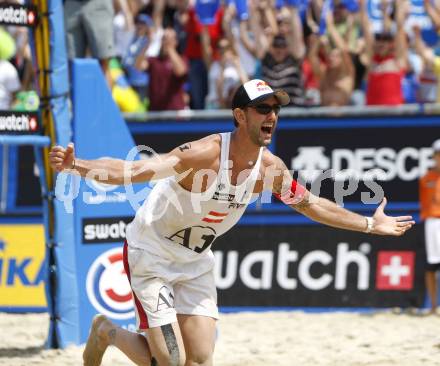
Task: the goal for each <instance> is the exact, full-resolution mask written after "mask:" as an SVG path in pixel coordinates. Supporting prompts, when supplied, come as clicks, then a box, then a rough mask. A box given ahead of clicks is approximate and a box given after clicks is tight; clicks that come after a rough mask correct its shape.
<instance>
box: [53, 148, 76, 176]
mask: <svg viewBox="0 0 440 366" xmlns="http://www.w3.org/2000/svg"><path fill="white" fill-rule="evenodd" d="M49 162H50V165H51V167H52V169H54V170H55V171H57V172H58V173H59V172H62V171H63V170H64V169H73V168H75V148H74V146H73V143H72V142H71V143H69V144H68V145H67V147H66V148H64V147H62V146H59V145H57V146H54V147H52V149H51V150H50V153H49Z"/></svg>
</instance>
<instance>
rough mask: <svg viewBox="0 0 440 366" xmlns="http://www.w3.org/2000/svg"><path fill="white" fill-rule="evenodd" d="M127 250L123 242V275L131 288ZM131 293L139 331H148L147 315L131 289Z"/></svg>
mask: <svg viewBox="0 0 440 366" xmlns="http://www.w3.org/2000/svg"><path fill="white" fill-rule="evenodd" d="M127 249H128V244H127V241H125V243H124V249H123V255H122V261H123V263H124V269H125V274H126V275H127V278H128V282H130V287H131V275H130V266H129V264H128V253H127ZM131 291H132V292H133V297H134V304H135V306H136V310H137V313H138V316H139V329H148V328H149V325H148V317H147V313H146V312H145V310H144V308H143V307H142V304H141V302H140V301H139V299H138V297H137V296H136V294H135V293H134V291H133V289H131Z"/></svg>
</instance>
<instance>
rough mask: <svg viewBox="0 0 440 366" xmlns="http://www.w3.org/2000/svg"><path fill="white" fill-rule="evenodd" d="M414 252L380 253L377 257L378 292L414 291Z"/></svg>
mask: <svg viewBox="0 0 440 366" xmlns="http://www.w3.org/2000/svg"><path fill="white" fill-rule="evenodd" d="M414 257H415V254H414V252H411V251H380V252H378V256H377V272H376V288H377V289H378V290H412V288H413V287H414Z"/></svg>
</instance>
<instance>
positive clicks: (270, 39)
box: [0, 0, 440, 112]
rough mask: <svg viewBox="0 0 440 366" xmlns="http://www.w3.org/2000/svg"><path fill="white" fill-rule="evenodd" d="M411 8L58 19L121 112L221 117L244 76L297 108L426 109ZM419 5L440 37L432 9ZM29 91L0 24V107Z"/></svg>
mask: <svg viewBox="0 0 440 366" xmlns="http://www.w3.org/2000/svg"><path fill="white" fill-rule="evenodd" d="M372 3H374V4H375V6H377V4H379V7H378V9H379V11H380V12H381V19H382V24H381V27H380V29H377V27H376V26H375V27H373V24H372V20H371V18H370V16H369V13H368V7H369V6H371V4H372ZM111 5H112V6H111ZM410 7H411V1H410V0H398V1H397V0H375V1H373V0H247V1H246V0H204V1H201V0H113V2H112V1H110V0H88V1H80V0H65V1H64V9H65V21H64V22H65V27H66V39H67V42H66V44H67V46H68V55H69V57H70V58H73V57H84V56H86V55H89V56H91V57H95V58H97V59H99V60H100V64H101V66H102V68H103V71H104V74H105V76H106V79H107V82H108V85H109V87H110V88H111V89H112V93H113V97H114V99H115V101H116V103H117V104H118V105H119V107H120V108H121V110H122V111H124V112H142V111H146V110H151V111H162V110H181V109H197V110H200V109H221V108H229V107H230V104H231V95H233V91H234V89H235V88H236V87H237V86H238V85H240V84H241V83H243V82H245V81H247V80H249V79H252V78H261V79H263V80H265V81H267V82H268V83H269V84H270V85H271V86H272V87H274V88H283V89H285V90H286V91H287V92H288V93H289V95H290V96H291V104H292V106H297V107H313V106H347V105H389V106H395V105H401V104H404V103H434V102H437V101H438V100H439V91H440V89H439V88H438V83H439V80H440V56H439V55H437V54H436V51H437V47H436V44H435V42H434V43H433V42H432V39H431V41H430V42H429V43H427V42H426V37H424V34H423V32H422V29H421V27H419V26H417V25H414V24H413V25H411V26H410V27H408V19H409V18H410V10H411V9H410ZM424 7H425V9H424V10H425V12H426V14H427V15H428V16H429V18H430V20H431V22H432V24H433V27H434V29H435V30H438V29H440V1H437V0H425V1H424ZM83 10H84V11H83ZM81 12H82V13H81ZM93 34H95V36H93ZM75 37H76V38H75ZM87 38H88V40H87V41H86V39H87ZM31 89H32V67H31V61H30V51H29V45H28V42H27V34H26V30H22V29H19V28H13V27H0V109H8V108H11V107H12V106H14V105H17V98H16V93H17V92H19V91H29V90H31ZM31 100H32V99H31ZM22 104H23V103H22Z"/></svg>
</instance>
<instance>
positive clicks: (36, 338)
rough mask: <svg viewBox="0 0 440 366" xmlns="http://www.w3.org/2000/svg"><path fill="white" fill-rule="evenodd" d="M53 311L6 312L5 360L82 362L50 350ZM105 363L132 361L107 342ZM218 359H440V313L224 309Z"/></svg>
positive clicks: (363, 364)
mask: <svg viewBox="0 0 440 366" xmlns="http://www.w3.org/2000/svg"><path fill="white" fill-rule="evenodd" d="M47 324H48V318H47V314H26V315H16V314H4V313H0V331H1V339H2V342H1V345H0V365H5V366H19V365H20V366H24V365H47V366H49V365H50V366H55V365H56V366H61V365H81V355H82V351H83V346H71V347H68V348H67V349H64V350H46V349H44V341H45V338H46V334H47ZM103 365H105V366H110V365H112V366H113V365H121V366H123V365H132V364H131V363H130V362H129V360H128V359H127V358H126V357H125V356H124V355H123V354H121V353H120V352H119V351H118V350H117V349H114V348H109V349H108V351H107V352H106V354H105V356H104V361H103ZM215 365H216V366H251V365H252V366H263V365H264V366H268V365H277V366H294V365H295V366H309V365H310V366H316V365H319V366H321V365H322V366H324V365H325V366H367V365H368V366H389V365H399V366H419V365H420V366H421V365H423V366H431V365H432V366H434V365H440V316H438V315H437V316H433V315H431V316H421V315H411V314H407V313H400V314H396V313H393V312H391V311H386V312H377V313H368V314H365V313H362V314H357V313H315V314H312V313H303V312H270V313H238V314H222V315H221V319H220V321H219V323H218V339H217V344H216V352H215Z"/></svg>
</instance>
